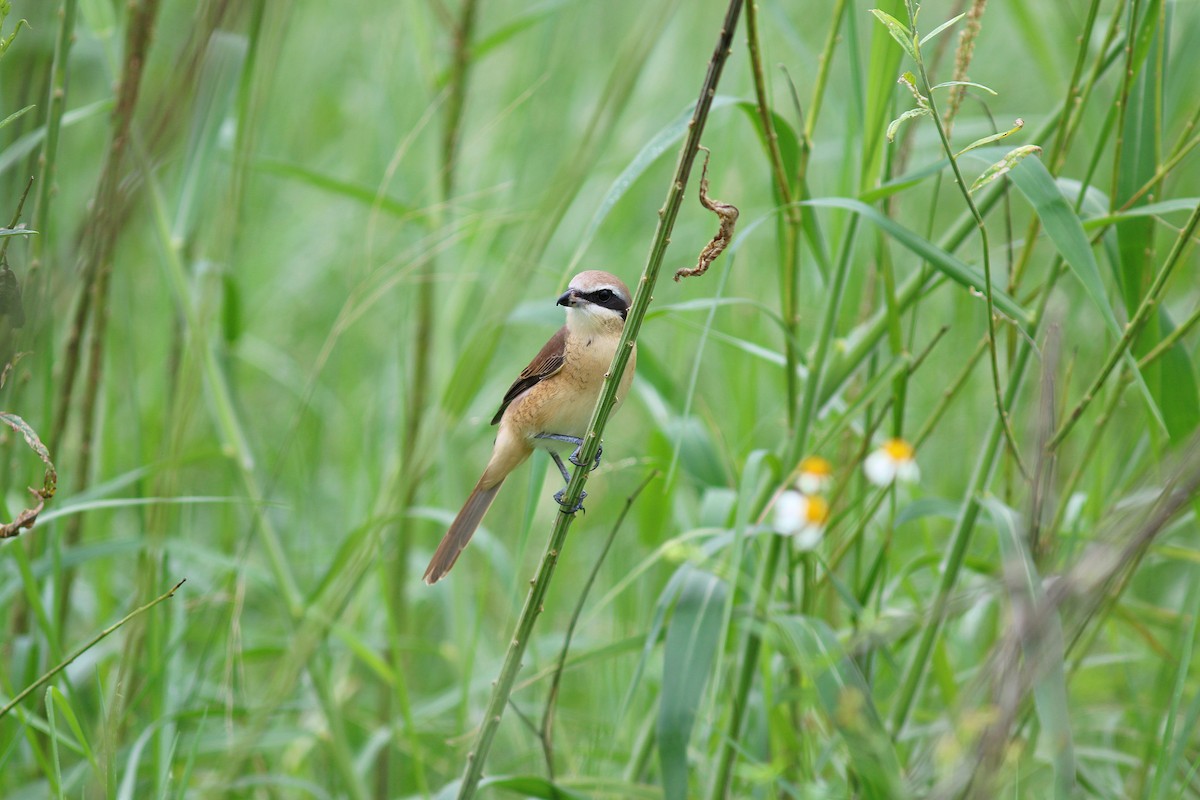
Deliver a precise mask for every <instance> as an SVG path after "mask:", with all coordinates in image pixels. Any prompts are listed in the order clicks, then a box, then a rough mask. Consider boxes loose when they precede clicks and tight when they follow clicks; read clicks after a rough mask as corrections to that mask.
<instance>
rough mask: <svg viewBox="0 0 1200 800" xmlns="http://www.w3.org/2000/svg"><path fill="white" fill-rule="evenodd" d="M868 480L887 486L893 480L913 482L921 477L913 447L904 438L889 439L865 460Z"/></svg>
mask: <svg viewBox="0 0 1200 800" xmlns="http://www.w3.org/2000/svg"><path fill="white" fill-rule="evenodd" d="M863 472H865V473H866V474H867V480H869V481H870V482H871V483H873V484H875V485H876V486H887V485H888V484H890V483H892V482H893V481H900V482H901V483H913V482H915V481H917V480H920V478H921V469H920V467H918V466H917V461H916V458H915V453H914V452H913V447H912V445H911V444H909V443H908V442H906V441H904V440H903V439H888V440H887V441H886V442H884V443H883V446H882V447H880V448H879V449H878V450H876V451H875V452H873V453H871V455H869V456H867V460H866V461H864V462H863Z"/></svg>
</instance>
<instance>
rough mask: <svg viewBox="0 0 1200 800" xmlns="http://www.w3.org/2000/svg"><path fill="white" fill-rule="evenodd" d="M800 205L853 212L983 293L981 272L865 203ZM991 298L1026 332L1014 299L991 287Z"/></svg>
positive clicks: (1024, 314)
mask: <svg viewBox="0 0 1200 800" xmlns="http://www.w3.org/2000/svg"><path fill="white" fill-rule="evenodd" d="M804 204H805V205H811V206H822V207H827V208H844V209H847V210H849V211H853V212H854V213H856V214H859V215H860V216H862V217H863V218H864V219H867V220H869V221H871V222H872V223H874V224H875V225H877V226H878V227H879V228H881V229H882V230H883V231H884V233H886V234H888V235H889V236H891V237H892V238H893V239H895V240H896V242H897V243H899V244H901V245H903V246H904V247H906V248H908V249H909V250H911V251H912V252H914V253H916V254H917V255H919V256H921V258H923V259H925V260H926V261H928V262H929V263H930V265H932V266H933V268H934V269H936V270H937V271H938V272H941V273H942V274H943V275H945V276H946V277H948V278H950V279H951V280H953V281H954V282H955V283H958V284H959V285H960V286H963V287H965V288H967V289H971V290H973V291H983V287H984V278H983V273H981V272H979V271H978V270H976V269H974V268H973V267H969V266H967V265H966V264H964V263H963V262H962V261H959V260H958V259H957V258H955V257H954V256H953V255H951V254H950V253H947V252H946V251H945V250H943V249H941V248H940V247H938V246H937V245H935V244H934V243H933V242H931V241H929V240H928V239H925V238H924V237H922V236H919V235H918V234H916V233H914V232H913V231H911V230H909V229H908V228H906V227H904V226H903V225H901V224H900V223H898V222H896V221H895V220H893V219H891V218H890V217H886V216H884V215H883V214H882V213H880V212H879V211H878V210H877V209H875V208H873V207H871V206H869V205H867V204H866V203H861V202H859V201H858V200H851V199H849V198H845V197H824V198H819V199H816V200H805V201H804ZM992 299H993V301H994V302H995V304H996V308H998V309H1000V311H1001V312H1002V313H1003V314H1005V315H1006V316H1007V317H1009V318H1010V319H1012V320H1013V322H1015V323H1016V325H1017V326H1018V327H1019V328H1021V329H1022V330H1026V331H1027V330H1028V329H1029V326H1030V323H1031V321H1032V316H1031V315H1030V313H1029V312H1028V311H1026V310H1025V309H1024V308H1022V307H1021V305H1020V304H1019V303H1018V302H1017V301H1016V300H1014V299H1012V298H1011V297H1010V296H1009V295H1008V294H1006V293H1005V292H1003V291H1001V290H1000V289H998V288H996V287H992Z"/></svg>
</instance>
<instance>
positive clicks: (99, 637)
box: [0, 578, 187, 719]
mask: <svg viewBox="0 0 1200 800" xmlns="http://www.w3.org/2000/svg"><path fill="white" fill-rule="evenodd" d="M186 580H187V579H186V578H184V580H182V581H180V582H179V583H177V584H175V585H174V586H172V587H171V588H170V589H168V590H167V591H166V592H164V593H163V594H161V595H159V596H158V597H156V598H154V599H153V600H151V601H150V602H149V603H146V604H145V605H142V606H138V607H137V608H135V609H134V610H133V611H130V612H129V613H128V614H126V615H125V616H123V617H121V619H119V620H117V621H116V622H114V623H113V624H112V625H109V626H108V627H107V628H105V629H104V630H102V631H100V633H98V634H96V635H95V636H93V637H92V638H91V639H90V640H88V642H87V643H85V644H84V645H83V646H82V647H80V648H79V649H78V650H76V651H75V652H73V653H71V654H70V655H69V656H67V657H66V658H65V659H63V661H62V662H61V663H59V664H57V665H55V666H54V667H53V668H52V669H50V670H48V671H47V672H46V673H45V674H43V675H42V676H41V677H40V678H38V679H37V680H36V681H34V682H33V683H31V684H29V685H28V686H26V687H25V688H24V689H22V690H21V691H20V692H18V693H17V694H16V695H15V696H14V697H13V699H12V700H9V701H8V702H7V703H5V704H4V705H3V706H2V707H0V719H3V718H4V715H5V714H7V713H8V712H9V711H12V710H13V709H14V708H16V707H17V706H18V705H20V704H21V701H22V700H24V699H25V698H26V697H28V696H29V695H31V694H33V693H34V692H36V691H37V690H38V689H39V688H41V687H42V686H45V685H46V683H47V681H49V680H50V679H51V678H53V677H54V676H55V675H57V674H58V673H60V672H62V671H63V670H64V669H66V668H67V667H69V666H71V664H72V663H74V662H75V660H76V659H78V658H79V657H80V656H81V655H83V654H84V653H86V652H87V651H88V650H91V649H92V648H93V647H95V646H96V645H97V644H99V643H100V642H102V641H103V640H104V639H105V638H107V637H108V636H109V634H111V633H113V632H114V631H116V630H117V629H118V628H120V627H121V626H122V625H124V624H125V623H126V622H129V620H131V619H133V618H134V617H136V616H138V615H140V614H144V613H146V612H147V611H149V610H150V609H152V608H154V607H155V606H156V605H158V604H159V603H161V602H163V601H164V600H169V599H171V598H172V597H174V596H175V592H177V591H179V587H180V586H183V583H184V581H186Z"/></svg>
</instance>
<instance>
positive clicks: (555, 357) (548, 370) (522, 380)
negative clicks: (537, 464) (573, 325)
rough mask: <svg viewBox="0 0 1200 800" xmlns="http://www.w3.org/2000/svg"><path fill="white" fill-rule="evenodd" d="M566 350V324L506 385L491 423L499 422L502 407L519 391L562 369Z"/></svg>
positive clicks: (513, 398)
mask: <svg viewBox="0 0 1200 800" xmlns="http://www.w3.org/2000/svg"><path fill="white" fill-rule="evenodd" d="M566 351H567V326H566V325H564V326H562V327H561V328H559V329H558V332H557V333H555V334H554V335H553V336H551V337H550V341H548V342H546V344H545V346H544V347H542V349H541V350H540V351H538V354H537V355H536V356H534V357H533V361H530V362H529V366H527V367H526V368H525V369H523V370H521V375H520V376H519V377H518V378H517V379H516V380H515V381H513V385H512V386H510V387H508V391H507V392H505V393H504V400H503V401H501V403H500V410H499V411H497V412H496V416H494V417H492V424H493V425H496V424H498V423H499V422H500V418H501V417H502V416H504V409H506V408H508V405H509V403H511V402H512V401H513V400H516V399H517V397H518V396H519V395H520V394H521V392H524V391H525V390H526V389H529V388H530V387H531V386H534V385H536V384H538V383H541V382H542V381H543V380H545V379H546V378H549V377H550V376H551V375H553V374H554V373H556V372H558V371H559V370H560V369H562V365H563V354H564V353H565V352H566Z"/></svg>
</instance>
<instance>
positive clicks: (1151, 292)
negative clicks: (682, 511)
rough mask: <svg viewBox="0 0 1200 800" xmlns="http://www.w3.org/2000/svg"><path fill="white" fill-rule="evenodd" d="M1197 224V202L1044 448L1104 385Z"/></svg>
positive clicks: (1054, 444) (1057, 440)
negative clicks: (1113, 343) (1112, 343)
mask: <svg viewBox="0 0 1200 800" xmlns="http://www.w3.org/2000/svg"><path fill="white" fill-rule="evenodd" d="M1197 224H1200V205H1197V206H1196V208H1195V209H1194V210H1193V211H1192V214H1191V216H1190V217H1189V218H1188V221H1187V224H1185V225H1184V226H1183V230H1181V231H1180V232H1179V237H1178V238H1177V239H1176V240H1175V245H1174V246H1173V247H1172V248H1171V252H1170V253H1169V254H1168V255H1167V259H1166V261H1165V262H1163V266H1162V269H1160V270H1159V271H1158V274H1157V275H1155V276H1154V282H1153V283H1151V284H1150V288H1149V289H1148V290H1147V291H1146V295H1145V296H1144V297H1143V298H1142V302H1141V303H1140V304H1139V305H1138V309H1137V311H1136V312H1135V313H1134V315H1133V317H1132V318H1131V319H1130V320H1129V323H1128V324H1127V325H1126V326H1125V332H1124V333H1123V334H1122V335H1121V339H1120V340H1119V341H1118V342H1117V344H1116V346H1114V347H1113V349H1112V350H1111V351H1110V352H1109V354H1108V358H1107V359H1105V361H1104V365H1103V366H1102V367H1101V368H1100V372H1099V373H1098V374H1097V375H1096V377H1095V378H1094V379H1093V380H1092V383H1091V385H1090V386H1088V388H1087V391H1086V392H1084V394H1083V397H1082V398H1081V399H1080V401H1079V403H1078V404H1077V405H1076V406H1075V408H1074V409H1072V410H1071V413H1070V415H1068V417H1067V418H1066V419H1065V420H1063V424H1062V425H1061V426H1059V428H1058V430H1057V431H1055V432H1054V436H1052V437H1051V438H1050V441H1049V442H1047V443H1046V449H1047V451H1048V452H1053V451H1054V450H1056V449H1057V448H1058V446H1059V445H1060V444H1062V441H1063V439H1065V438H1066V436H1067V434H1068V433H1070V432H1071V428H1073V427H1074V426H1075V423H1076V422H1078V421H1079V418H1080V417H1081V416H1083V412H1084V411H1086V410H1087V407H1088V406H1089V405H1090V404H1091V402H1092V399H1093V398H1094V397H1095V396H1096V393H1097V392H1099V391H1100V387H1101V386H1103V385H1104V381H1105V380H1107V378H1108V376H1109V373H1111V372H1112V371H1113V368H1114V367H1116V365H1117V362H1118V361H1120V360H1121V359H1122V358H1123V357H1124V355H1125V351H1126V350H1128V349H1129V348H1130V347H1131V346H1132V345H1133V341H1134V339H1136V338H1137V336H1138V334H1139V333H1141V330H1142V327H1143V326H1144V325H1145V324H1146V322H1147V321H1148V320H1149V319H1150V312H1151V311H1152V310H1153V309H1154V308H1155V307H1156V306H1157V305H1158V300H1159V297H1160V295H1161V294H1162V292H1163V289H1164V287H1165V286H1166V284H1167V280H1168V279H1169V278H1170V277H1171V273H1172V272H1174V270H1175V267H1176V266H1177V265H1178V264H1179V262H1180V261H1181V260H1182V259H1183V253H1184V251H1185V250H1186V249H1187V247H1188V245H1189V244H1191V238H1192V234H1193V233H1194V232H1195V230H1196V227H1197Z"/></svg>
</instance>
